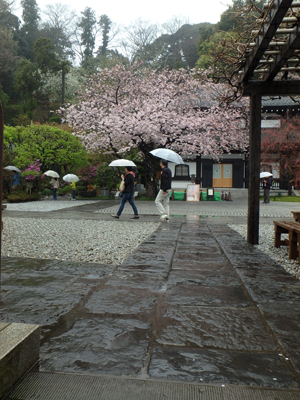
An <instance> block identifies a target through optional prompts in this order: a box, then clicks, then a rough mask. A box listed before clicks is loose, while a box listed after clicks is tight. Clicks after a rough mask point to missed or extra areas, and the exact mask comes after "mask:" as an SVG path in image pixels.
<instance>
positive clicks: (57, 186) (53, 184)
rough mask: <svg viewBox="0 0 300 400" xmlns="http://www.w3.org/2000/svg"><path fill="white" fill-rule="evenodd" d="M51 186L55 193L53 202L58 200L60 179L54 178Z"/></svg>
mask: <svg viewBox="0 0 300 400" xmlns="http://www.w3.org/2000/svg"><path fill="white" fill-rule="evenodd" d="M50 185H51V187H52V191H53V200H57V189H58V188H59V180H58V178H52V179H51V181H50Z"/></svg>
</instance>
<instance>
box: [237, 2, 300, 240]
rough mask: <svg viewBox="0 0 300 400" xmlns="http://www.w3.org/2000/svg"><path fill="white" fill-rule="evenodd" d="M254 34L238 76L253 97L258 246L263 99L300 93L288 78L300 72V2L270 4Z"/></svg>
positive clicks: (252, 175)
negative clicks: (291, 74) (264, 97)
mask: <svg viewBox="0 0 300 400" xmlns="http://www.w3.org/2000/svg"><path fill="white" fill-rule="evenodd" d="M252 34H254V37H255V39H254V40H253V41H252V42H250V43H248V46H247V48H246V51H245V52H244V54H243V60H242V63H241V65H242V66H241V67H240V69H239V71H238V76H239V82H240V83H242V84H243V87H244V91H243V96H249V97H250V135H249V169H250V170H249V193H248V233H247V241H248V243H251V244H258V239H259V174H260V147H261V97H262V96H274V95H277V96H278V95H280V96H296V95H299V94H300V79H291V78H289V75H288V74H289V73H291V72H294V73H297V72H300V1H293V0H271V1H267V2H266V3H265V5H264V13H263V17H262V18H261V28H260V29H259V30H257V31H256V32H252ZM278 74H279V75H278ZM278 76H279V77H280V78H279V79H280V80H277V79H278ZM275 78H276V80H275Z"/></svg>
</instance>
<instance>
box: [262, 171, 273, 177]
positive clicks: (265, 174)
mask: <svg viewBox="0 0 300 400" xmlns="http://www.w3.org/2000/svg"><path fill="white" fill-rule="evenodd" d="M269 176H273V174H271V172H261V173H260V174H259V177H260V178H268V177H269Z"/></svg>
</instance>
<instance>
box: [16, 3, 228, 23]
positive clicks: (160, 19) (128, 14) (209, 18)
mask: <svg viewBox="0 0 300 400" xmlns="http://www.w3.org/2000/svg"><path fill="white" fill-rule="evenodd" d="M54 3H63V4H67V5H69V6H70V7H71V8H72V9H76V10H77V11H78V12H80V11H83V10H84V8H85V7H91V8H92V9H93V10H94V11H95V12H96V15H97V17H99V16H100V15H102V14H106V15H108V17H109V18H110V19H111V21H112V22H115V23H117V24H122V25H125V26H126V25H129V24H130V23H131V22H133V21H134V20H136V19H138V18H141V19H143V20H146V21H151V22H152V23H159V24H162V23H164V22H167V21H168V20H170V19H172V17H173V16H176V17H179V16H183V17H186V18H188V20H189V22H190V23H191V24H196V23H200V22H211V23H213V24H215V23H216V22H218V21H219V19H220V15H221V13H222V12H223V11H225V10H226V9H227V5H228V4H231V0H223V1H222V0H221V1H220V0H196V1H179V0H146V1H141V0H114V1H112V0H106V1H92V0H86V1H81V0H62V1H57V2H51V1H49V0H37V4H38V6H39V8H40V10H41V11H43V9H45V6H46V5H47V4H54ZM19 4H20V3H19ZM21 13H22V11H21V10H20V8H19V9H18V11H17V12H16V14H18V15H19V16H21Z"/></svg>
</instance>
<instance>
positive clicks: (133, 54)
mask: <svg viewBox="0 0 300 400" xmlns="http://www.w3.org/2000/svg"><path fill="white" fill-rule="evenodd" d="M159 32H160V31H159V27H158V25H156V24H151V23H150V22H149V21H144V20H142V19H138V20H136V21H135V23H134V24H132V25H130V26H127V27H125V29H124V32H123V40H122V41H121V47H122V49H123V51H124V52H125V54H126V56H127V58H129V59H131V60H134V61H137V60H140V61H141V60H143V58H144V54H145V53H147V47H148V46H149V45H150V44H152V43H153V42H154V41H155V39H157V38H158V36H159Z"/></svg>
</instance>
